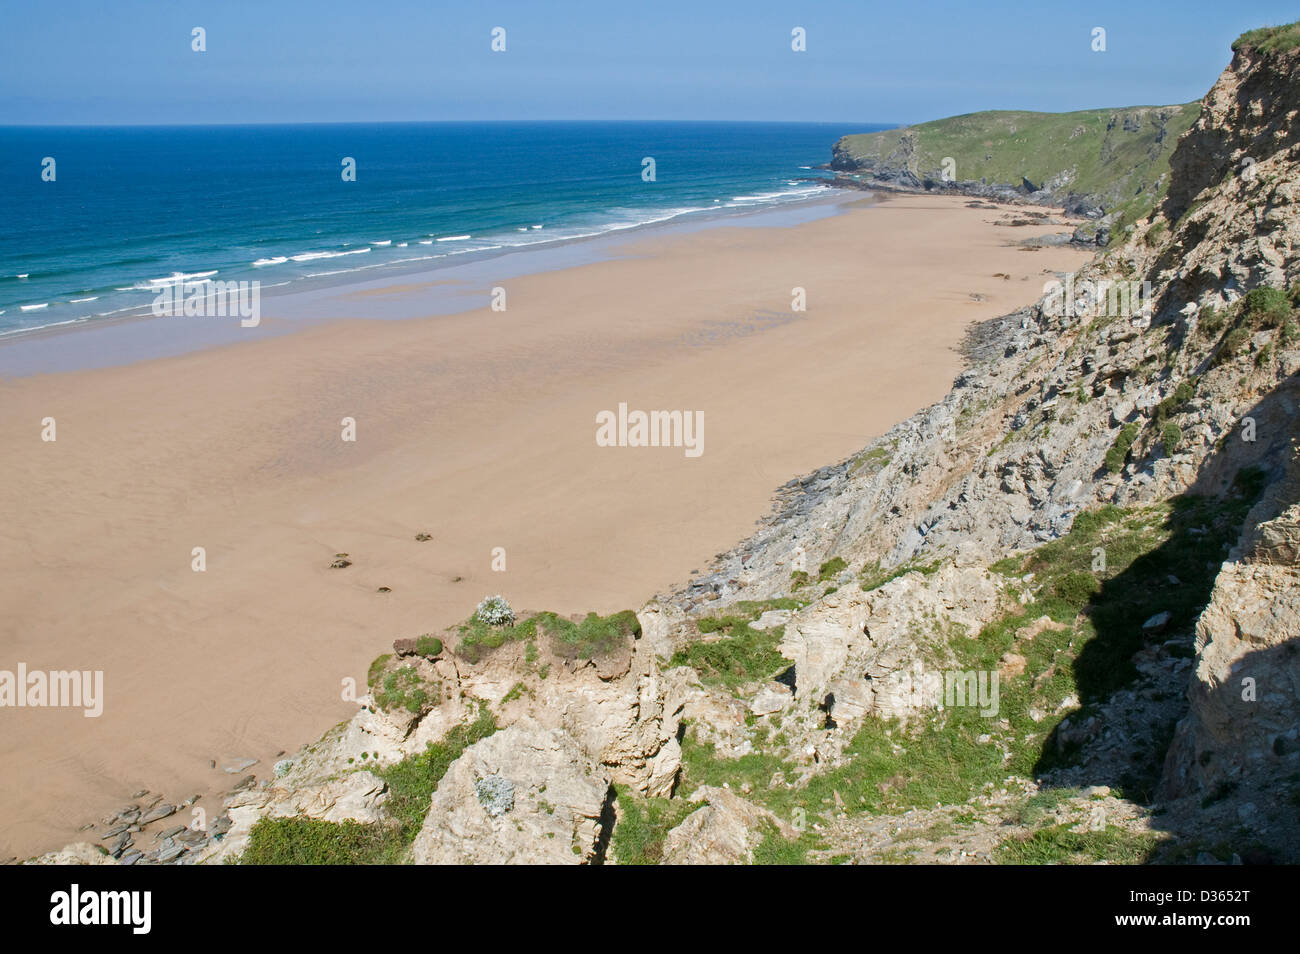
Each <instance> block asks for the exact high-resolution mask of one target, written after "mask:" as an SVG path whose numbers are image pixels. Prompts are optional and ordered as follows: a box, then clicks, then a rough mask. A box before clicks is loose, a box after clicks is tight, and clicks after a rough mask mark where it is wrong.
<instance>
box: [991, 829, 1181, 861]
mask: <svg viewBox="0 0 1300 954" xmlns="http://www.w3.org/2000/svg"><path fill="white" fill-rule="evenodd" d="M1074 827H1075V826H1073V825H1069V824H1062V825H1051V826H1048V827H1046V828H1040V829H1038V830H1037V831H1035V832H1033V833H1032V834H1030V835H1029V836H1028V837H1026V838H1011V839H1008V840H1007V841H1004V842H1002V844H1000V845H998V846H997V848H995V849H994V851H993V858H994V860H995V861H997V863H998V864H1001V865H1060V864H1073V865H1090V864H1095V863H1097V862H1105V863H1107V864H1112V865H1137V864H1142V863H1143V862H1145V861H1146V860H1147V859H1148V858H1150V856H1151V853H1152V851H1153V850H1154V849H1155V847H1156V844H1157V842H1158V841H1159V836H1157V835H1156V834H1155V833H1144V834H1138V833H1136V832H1131V831H1127V830H1126V829H1123V828H1120V827H1117V826H1113V825H1108V826H1106V828H1105V829H1103V830H1101V831H1081V832H1079V831H1073V830H1072V829H1073V828H1074Z"/></svg>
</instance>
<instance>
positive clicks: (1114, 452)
mask: <svg viewBox="0 0 1300 954" xmlns="http://www.w3.org/2000/svg"><path fill="white" fill-rule="evenodd" d="M1140 430H1141V428H1139V427H1138V425H1137V423H1136V422H1131V423H1128V424H1125V425H1124V426H1123V427H1122V428H1120V431H1119V436H1118V437H1116V438H1115V443H1114V444H1112V445H1111V448H1110V450H1108V451H1106V469H1107V470H1108V471H1110V472H1111V473H1112V474H1118V473H1119V472H1120V471H1122V470H1123V469H1124V465H1125V464H1126V463H1128V455H1129V452H1130V451H1131V450H1132V449H1133V442H1134V441H1135V440H1137V436H1138V433H1139V431H1140Z"/></svg>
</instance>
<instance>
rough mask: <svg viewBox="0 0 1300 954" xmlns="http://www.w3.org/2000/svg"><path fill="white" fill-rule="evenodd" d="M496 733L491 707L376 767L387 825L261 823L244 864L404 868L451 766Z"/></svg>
mask: <svg viewBox="0 0 1300 954" xmlns="http://www.w3.org/2000/svg"><path fill="white" fill-rule="evenodd" d="M496 730H497V724H496V720H495V719H494V718H493V716H492V713H491V712H489V711H488V710H487V709H482V710H480V712H479V715H478V718H477V719H476V720H475V721H474V722H471V723H468V724H466V725H459V726H456V727H454V728H453V729H451V731H449V732H448V733H447V734H446V735H445V736H444V737H443V738H442V739H441V740H439V741H438V742H431V743H429V745H428V747H427V748H426V749H425V750H424V751H423V752H421V753H419V754H418V755H412V756H410V757H408V758H406V759H403V760H402V761H401V762H397V763H395V764H393V765H390V766H388V767H387V768H383V769H374V770H373V771H374V773H375V774H376V775H378V776H379V777H380V778H381V779H383V780H384V782H385V783H386V784H387V785H388V800H387V801H386V802H385V803H384V813H385V815H386V816H387V818H386V819H385V821H383V822H375V823H364V824H363V823H361V822H355V821H344V822H329V821H320V820H318V819H314V818H307V817H305V816H302V815H296V816H291V817H288V818H268V817H264V818H261V819H259V820H258V822H257V824H255V825H254V826H253V830H252V832H251V833H250V837H249V840H248V847H247V848H246V849H245V850H244V853H243V855H241V856H240V859H239V863H240V864H245V865H385V864H401V863H402V862H403V861H405V859H406V854H407V850H408V849H409V848H410V846H411V842H413V841H415V836H416V835H418V834H419V833H420V828H421V826H422V825H423V824H424V819H425V816H426V815H428V813H429V803H430V799H431V798H432V797H433V793H434V792H435V791H436V790H437V788H438V783H439V782H440V781H442V777H443V776H444V775H446V774H447V770H448V769H449V768H451V764H452V763H453V762H455V761H456V759H458V758H460V756H461V754H462V753H463V752H464V751H465V749H467V748H469V747H470V746H471V745H473V744H474V743H475V742H478V741H480V740H482V739H486V738H487V737H488V736H490V735H491V734H492V733H493V732H495V731H496Z"/></svg>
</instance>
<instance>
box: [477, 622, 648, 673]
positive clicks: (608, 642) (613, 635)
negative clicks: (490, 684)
mask: <svg viewBox="0 0 1300 954" xmlns="http://www.w3.org/2000/svg"><path fill="white" fill-rule="evenodd" d="M459 632H460V643H459V645H458V646H457V647H456V652H457V654H459V655H460V656H461V658H463V659H465V660H466V661H467V662H471V663H475V662H479V661H480V660H481V659H483V658H484V657H485V656H486V655H487V653H489V652H491V651H492V650H494V649H498V648H500V647H501V646H504V645H505V644H506V643H510V642H524V643H528V644H530V645H534V644H536V642H537V641H538V640H539V639H540V638H542V637H550V638H551V640H552V644H551V645H552V648H553V649H554V650H556V652H557V654H560V655H564V656H576V657H577V658H579V659H590V658H591V657H592V656H598V655H603V654H606V653H610V652H613V651H614V650H615V649H617V648H618V647H619V646H621V645H625V644H626V643H628V642H630V641H631V640H633V639H636V638H637V637H638V636H640V635H641V623H640V622H639V621H638V620H637V618H636V613H634V612H633V611H632V610H620V611H619V612H617V613H611V614H610V615H609V616H600V615H599V614H597V613H588V614H587V615H586V617H585V618H584V619H583V620H582V621H581V622H577V623H575V622H573V621H572V620H568V619H565V618H564V617H563V616H560V615H558V614H556V613H551V612H545V613H536V614H534V615H532V616H529V617H528V618H527V619H524V620H520V621H519V622H518V623H516V624H515V625H513V626H490V625H488V624H487V623H484V622H482V621H481V620H479V619H477V618H475V617H471V618H470V619H468V620H466V621H465V622H464V623H462V624H460V626H459Z"/></svg>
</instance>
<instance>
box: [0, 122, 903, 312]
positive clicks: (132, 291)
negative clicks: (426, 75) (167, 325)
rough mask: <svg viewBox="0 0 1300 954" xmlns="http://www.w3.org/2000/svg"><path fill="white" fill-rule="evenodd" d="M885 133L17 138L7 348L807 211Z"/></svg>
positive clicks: (272, 130) (588, 125)
mask: <svg viewBox="0 0 1300 954" xmlns="http://www.w3.org/2000/svg"><path fill="white" fill-rule="evenodd" d="M884 128H888V127H887V126H883V125H879V124H832V123H715V122H483V123H468V122H454V123H383V124H330V125H284V126H182V127H77V128H72V127H34V126H28V127H0V181H3V182H4V184H5V188H4V189H3V190H2V191H0V223H2V225H0V335H6V334H13V333H14V332H16V331H23V330H28V329H33V328H38V327H44V326H50V325H60V324H65V323H79V322H88V321H94V320H96V319H103V318H111V317H114V316H123V315H128V314H132V313H135V312H139V311H142V310H145V309H147V308H148V306H149V305H150V304H151V302H152V301H153V299H154V297H155V295H156V294H157V293H158V291H159V289H160V288H163V287H165V286H166V285H167V284H168V283H175V282H177V281H182V280H183V281H186V282H202V281H205V280H216V281H241V280H257V281H260V282H261V284H262V288H263V289H264V290H267V291H269V290H270V289H275V288H293V287H295V283H301V282H303V281H306V280H313V279H314V280H318V281H326V280H333V279H337V280H340V281H344V280H347V278H348V276H350V275H353V274H354V273H355V274H356V275H357V276H358V277H362V276H367V277H377V276H379V275H382V274H383V270H391V269H400V268H413V267H417V266H422V267H437V266H438V265H439V264H440V262H442V261H446V262H448V263H452V262H463V261H472V260H473V259H474V258H475V257H487V256H491V255H494V254H503V253H504V252H505V251H510V250H515V249H518V248H520V247H523V246H533V245H538V246H541V245H547V244H553V243H557V242H566V241H573V240H576V239H580V238H583V237H587V236H596V235H602V234H607V233H611V232H616V231H620V230H626V229H631V228H636V227H638V226H644V225H649V224H653V223H660V222H668V221H676V220H681V221H690V220H691V219H692V218H695V219H705V218H709V217H715V216H726V215H729V214H733V213H736V212H740V211H743V210H754V209H762V208H766V207H776V206H781V205H785V204H789V203H797V202H800V201H805V200H807V199H808V198H810V197H811V196H814V195H816V194H818V193H819V192H820V191H821V187H820V186H818V185H817V184H816V182H815V181H813V180H816V179H818V178H824V177H825V176H826V175H827V174H826V173H824V172H822V171H819V170H817V169H815V168H814V167H815V166H817V165H819V164H821V163H824V162H826V161H827V160H829V158H830V149H831V145H832V144H833V143H834V142H835V140H836V139H837V138H839V137H840V136H842V135H845V134H847V133H853V132H871V131H874V130H877V129H884ZM47 157H48V158H50V159H53V160H54V162H53V166H52V171H53V181H45V178H43V176H44V175H46V174H47V173H46V172H45V170H47V169H48V168H50V164H49V163H48V162H47ZM646 157H651V158H653V160H654V163H653V171H654V181H646V179H645V178H644V176H643V173H644V171H645V170H646V165H645V164H644V162H643V160H645V159H646ZM347 159H350V160H353V161H354V164H355V166H354V167H355V179H354V181H345V179H344V172H345V165H344V161H345V160H347Z"/></svg>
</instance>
